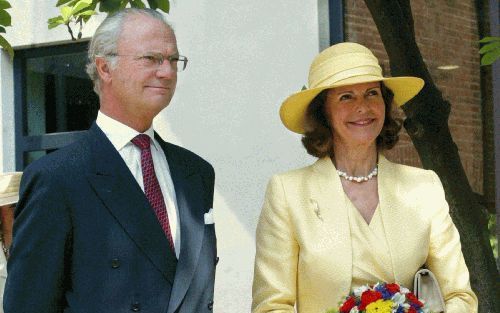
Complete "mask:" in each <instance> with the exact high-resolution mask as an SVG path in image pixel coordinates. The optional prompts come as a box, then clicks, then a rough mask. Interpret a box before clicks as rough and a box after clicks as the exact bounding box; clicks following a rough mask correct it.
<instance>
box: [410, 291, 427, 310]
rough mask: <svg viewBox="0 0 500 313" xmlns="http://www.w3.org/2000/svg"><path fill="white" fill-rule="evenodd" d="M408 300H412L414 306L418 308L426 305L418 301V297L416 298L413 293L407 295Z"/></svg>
mask: <svg viewBox="0 0 500 313" xmlns="http://www.w3.org/2000/svg"><path fill="white" fill-rule="evenodd" d="M406 298H407V299H408V300H410V302H411V303H412V304H414V305H416V306H418V307H422V306H424V304H423V303H422V302H420V301H419V300H418V298H417V297H416V296H415V295H414V294H413V293H411V292H409V293H407V294H406Z"/></svg>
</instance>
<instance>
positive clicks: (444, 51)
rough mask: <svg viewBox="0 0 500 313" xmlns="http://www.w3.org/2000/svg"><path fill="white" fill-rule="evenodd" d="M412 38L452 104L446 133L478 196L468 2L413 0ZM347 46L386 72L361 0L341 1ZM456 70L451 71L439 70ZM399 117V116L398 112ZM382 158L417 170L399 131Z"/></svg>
mask: <svg viewBox="0 0 500 313" xmlns="http://www.w3.org/2000/svg"><path fill="white" fill-rule="evenodd" d="M411 4H412V10H413V18H414V22H415V35H416V39H417V43H418V46H419V48H420V51H421V52H422V55H423V57H424V61H425V63H426V64H427V67H428V68H429V71H430V73H431V75H432V78H433V79H434V82H435V83H436V84H437V86H438V88H439V89H440V90H441V91H442V93H443V96H444V98H445V99H446V100H448V101H449V102H450V103H451V106H452V107H451V115H450V120H449V124H450V129H451V133H452V136H453V139H454V141H455V142H456V143H457V146H458V149H459V153H460V156H461V159H462V164H463V165H464V168H465V171H466V173H467V176H468V178H469V182H470V184H471V186H472V188H473V189H474V191H476V192H480V193H481V192H482V189H483V187H482V183H483V179H482V177H483V147H482V120H481V94H480V73H479V53H478V50H479V44H478V40H479V38H478V30H477V20H476V11H475V7H474V2H473V1H472V0H446V1H444V0H412V1H411ZM344 5H345V36H346V41H354V42H358V43H361V44H363V45H366V46H367V47H369V48H370V49H372V51H373V52H374V53H375V55H376V56H377V57H378V58H379V60H381V64H382V66H383V68H384V70H385V71H386V72H387V73H389V63H388V58H387V54H386V52H385V49H384V46H383V44H382V41H381V40H380V36H379V34H378V31H377V28H376V26H375V24H374V22H373V20H372V17H371V15H370V12H369V11H368V9H367V7H366V5H365V3H364V1H363V0H345V1H344ZM442 65H457V66H458V68H457V69H454V70H442V69H438V67H439V66H442ZM399 114H401V117H404V114H403V113H402V111H401V112H399ZM387 156H388V157H389V158H390V159H392V160H394V161H397V162H400V163H404V164H409V165H414V166H421V165H420V160H419V157H418V155H417V152H416V150H415V148H414V147H413V145H412V143H411V140H410V138H409V136H408V135H407V134H406V132H405V131H404V129H403V131H402V133H401V136H400V142H399V143H398V145H397V146H396V147H395V148H394V149H393V150H391V151H389V152H388V153H387Z"/></svg>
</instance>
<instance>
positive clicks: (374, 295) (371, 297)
mask: <svg viewBox="0 0 500 313" xmlns="http://www.w3.org/2000/svg"><path fill="white" fill-rule="evenodd" d="M378 299H382V293H381V292H379V291H374V290H367V291H365V292H363V293H362V294H361V305H360V306H359V307H358V309H359V310H360V311H362V310H364V309H365V308H366V306H367V305H368V304H370V303H372V302H375V301H377V300H378Z"/></svg>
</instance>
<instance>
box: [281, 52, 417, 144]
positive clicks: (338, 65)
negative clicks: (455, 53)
mask: <svg viewBox="0 0 500 313" xmlns="http://www.w3.org/2000/svg"><path fill="white" fill-rule="evenodd" d="M377 81H382V82H384V85H385V86H386V87H387V88H389V89H390V90H391V91H392V92H393V93H394V104H395V105H397V106H400V105H403V104H405V103H406V102H407V101H408V100H410V99H411V98H413V97H415V96H416V95H417V94H418V93H419V91H420V90H421V89H422V88H423V87H424V81H423V79H421V78H418V77H411V76H405V77H383V76H382V68H381V67H380V65H379V63H378V60H377V58H376V57H375V56H374V55H373V53H372V52H371V51H370V50H369V49H368V48H366V47H365V46H362V45H360V44H357V43H354V42H343V43H339V44H336V45H333V46H331V47H329V48H327V49H325V50H323V51H322V52H321V53H320V54H318V56H316V58H315V59H314V60H313V62H312V64H311V67H310V68H309V80H308V85H309V88H307V89H305V90H302V91H299V92H296V93H294V94H292V95H291V96H289V97H288V98H287V99H286V100H285V101H284V102H283V104H282V105H281V108H280V117H281V121H282V122H283V124H284V125H285V126H286V128H288V129H289V130H291V131H293V132H295V133H299V134H304V133H305V129H304V123H305V115H306V111H307V107H308V106H309V104H310V103H311V101H312V100H313V99H314V98H315V97H316V96H317V95H318V94H319V93H320V92H321V91H323V90H325V89H330V88H335V87H340V86H346V85H354V84H361V83H369V82H377Z"/></svg>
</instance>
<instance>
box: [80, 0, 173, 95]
mask: <svg viewBox="0 0 500 313" xmlns="http://www.w3.org/2000/svg"><path fill="white" fill-rule="evenodd" d="M132 15H146V16H149V17H152V18H154V19H157V20H159V21H161V22H163V23H164V24H165V26H166V27H167V28H169V29H170V30H171V31H172V32H173V31H174V30H173V28H172V26H171V25H170V24H169V23H168V22H167V21H166V20H165V17H164V16H163V15H162V14H161V13H159V12H157V11H155V10H152V9H136V8H127V9H123V10H120V11H118V12H116V13H114V14H112V15H109V16H108V17H106V19H104V21H103V22H102V23H101V25H99V27H97V30H96V31H95V34H94V36H93V37H92V40H91V41H90V43H89V51H88V63H87V74H88V75H89V76H90V79H91V80H92V82H93V83H94V91H95V92H96V93H97V94H98V95H99V92H100V78H99V74H98V73H97V68H96V64H95V59H96V57H105V58H106V59H107V61H108V62H109V65H110V67H111V68H114V66H115V65H116V58H115V57H113V54H116V53H118V39H119V38H120V34H121V31H122V28H123V23H124V22H125V20H126V19H127V18H128V17H129V16H132Z"/></svg>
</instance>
